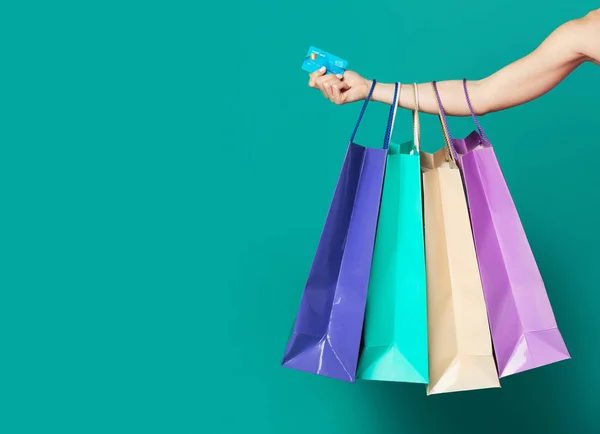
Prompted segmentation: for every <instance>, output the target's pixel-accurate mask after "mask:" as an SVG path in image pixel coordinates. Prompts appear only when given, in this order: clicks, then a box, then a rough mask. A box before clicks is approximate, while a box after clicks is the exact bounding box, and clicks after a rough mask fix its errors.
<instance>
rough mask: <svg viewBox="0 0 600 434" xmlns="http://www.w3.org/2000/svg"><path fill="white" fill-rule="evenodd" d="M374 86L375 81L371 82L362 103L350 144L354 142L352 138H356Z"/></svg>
mask: <svg viewBox="0 0 600 434" xmlns="http://www.w3.org/2000/svg"><path fill="white" fill-rule="evenodd" d="M376 84H377V80H373V83H372V84H371V89H369V93H368V95H367V97H366V98H365V102H364V103H363V106H362V109H361V110H360V114H359V115H358V120H357V121H356V125H354V131H352V136H350V142H354V137H356V132H357V131H358V126H359V125H360V121H362V118H363V115H364V114H365V110H366V109H367V104H369V101H370V100H371V96H372V95H373V90H374V89H375V85H376Z"/></svg>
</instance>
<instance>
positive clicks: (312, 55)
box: [302, 47, 348, 74]
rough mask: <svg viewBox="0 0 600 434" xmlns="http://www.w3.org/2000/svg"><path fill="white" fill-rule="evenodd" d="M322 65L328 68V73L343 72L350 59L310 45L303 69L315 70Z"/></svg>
mask: <svg viewBox="0 0 600 434" xmlns="http://www.w3.org/2000/svg"><path fill="white" fill-rule="evenodd" d="M322 66H324V67H326V68H327V74H343V73H344V71H346V67H347V66H348V61H346V60H344V59H340V58H339V57H337V56H334V55H333V54H329V53H328V52H326V51H323V50H320V49H318V48H316V47H310V48H309V49H308V53H307V54H306V58H305V59H304V63H303V64H302V69H304V70H305V71H307V72H315V71H316V70H318V69H320V68H321V67H322Z"/></svg>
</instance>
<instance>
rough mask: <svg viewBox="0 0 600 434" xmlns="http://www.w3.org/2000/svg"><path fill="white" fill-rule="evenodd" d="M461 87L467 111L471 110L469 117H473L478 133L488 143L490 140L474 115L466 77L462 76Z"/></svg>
mask: <svg viewBox="0 0 600 434" xmlns="http://www.w3.org/2000/svg"><path fill="white" fill-rule="evenodd" d="M463 89H464V90H465V98H466V99H467V105H468V106H469V111H470V112H471V117H472V118H473V121H474V122H475V125H477V129H478V130H479V134H480V135H481V137H483V140H485V141H486V142H488V143H489V142H490V141H489V140H488V138H487V135H486V134H485V131H483V127H482V126H481V124H480V123H479V121H478V120H477V116H475V112H474V111H473V107H472V106H471V99H470V98H469V91H468V90H467V79H466V78H463Z"/></svg>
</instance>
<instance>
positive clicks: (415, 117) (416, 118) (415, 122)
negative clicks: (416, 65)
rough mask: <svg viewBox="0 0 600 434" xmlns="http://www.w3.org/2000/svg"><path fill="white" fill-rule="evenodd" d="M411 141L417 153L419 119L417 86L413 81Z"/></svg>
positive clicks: (419, 128) (419, 129)
mask: <svg viewBox="0 0 600 434" xmlns="http://www.w3.org/2000/svg"><path fill="white" fill-rule="evenodd" d="M413 102H414V105H415V106H414V110H413V116H412V118H413V143H414V144H415V149H416V150H417V153H419V152H421V122H420V121H419V87H418V86H417V83H413Z"/></svg>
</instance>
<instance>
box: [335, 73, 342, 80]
mask: <svg viewBox="0 0 600 434" xmlns="http://www.w3.org/2000/svg"><path fill="white" fill-rule="evenodd" d="M335 76H336V77H337V78H339V79H340V80H341V79H342V78H344V76H343V75H342V74H335Z"/></svg>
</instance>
